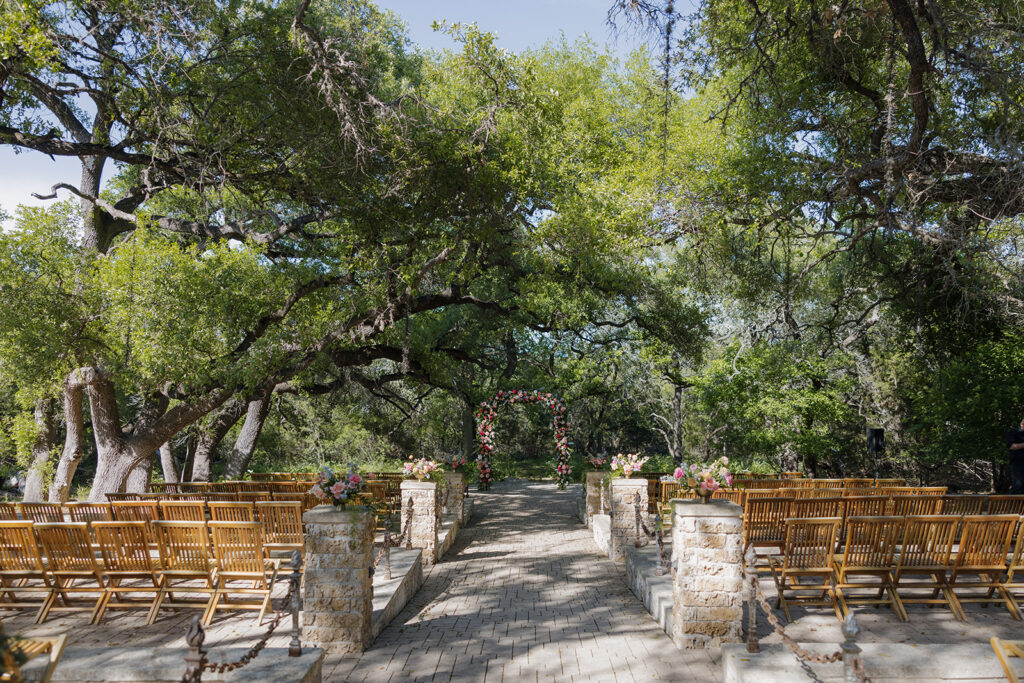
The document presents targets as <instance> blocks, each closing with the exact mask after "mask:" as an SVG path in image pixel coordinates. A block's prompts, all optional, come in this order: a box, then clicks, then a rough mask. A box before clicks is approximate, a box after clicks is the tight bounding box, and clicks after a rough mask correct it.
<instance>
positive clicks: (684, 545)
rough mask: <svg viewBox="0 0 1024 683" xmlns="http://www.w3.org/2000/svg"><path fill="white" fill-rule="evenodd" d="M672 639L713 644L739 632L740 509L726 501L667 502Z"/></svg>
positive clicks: (688, 645)
mask: <svg viewBox="0 0 1024 683" xmlns="http://www.w3.org/2000/svg"><path fill="white" fill-rule="evenodd" d="M672 510H673V513H672V514H673V517H672V561H673V564H674V565H675V567H676V574H675V581H674V583H673V587H672V601H673V609H672V617H673V624H672V640H674V641H675V643H676V646H677V647H680V648H684V649H693V648H698V649H700V648H718V647H721V645H722V643H739V642H741V641H742V636H743V601H744V598H745V596H746V590H747V587H746V585H745V582H744V581H743V540H742V536H743V522H742V519H741V515H742V514H743V509H742V508H741V507H740V506H739V505H737V504H736V503H732V502H730V501H727V500H711V501H708V502H707V503H701V502H700V500H697V499H693V500H689V499H687V500H681V499H677V500H673V501H672Z"/></svg>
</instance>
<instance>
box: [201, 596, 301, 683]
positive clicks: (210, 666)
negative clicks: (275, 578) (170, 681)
mask: <svg viewBox="0 0 1024 683" xmlns="http://www.w3.org/2000/svg"><path fill="white" fill-rule="evenodd" d="M294 590H295V582H292V581H289V582H288V592H287V593H285V596H284V605H285V607H284V609H280V610H278V611H277V614H275V615H274V618H273V619H272V620H271V621H270V625H269V626H267V631H266V633H264V634H263V636H262V637H261V638H260V639H259V640H258V641H257V642H256V643H255V644H254V645H253V646H252V647H250V648H249V649H248V650H247V651H246V653H245V654H244V655H242V656H241V657H239V658H238V659H236V660H235V661H233V662H220V663H218V664H214V663H211V662H210V661H209V660H208V659H207V653H206V651H204V650H202V649H200V650H199V651H200V657H199V660H198V662H196V666H195V667H191V666H190V667H189V669H188V670H187V671H186V672H185V675H184V676H182V678H181V681H182V683H200V681H202V677H203V672H204V671H213V672H215V673H224V672H225V671H234V670H235V669H241V668H242V667H243V666H245V665H246V664H248V663H249V662H251V661H252V660H253V659H255V658H256V656H257V655H258V654H259V653H260V652H261V651H262V650H263V648H265V647H266V646H267V642H268V641H269V640H270V636H272V635H273V634H274V631H275V630H276V629H277V627H278V625H279V624H280V623H281V620H282V619H284V617H285V615H286V614H289V613H290V611H289V609H288V607H289V605H290V604H291V599H292V593H293V591H294ZM194 630H197V631H198V632H197V633H196V632H193V631H194ZM203 638H204V635H203V632H202V626H198V628H197V622H193V624H192V627H191V628H190V629H189V634H188V636H187V637H186V640H187V641H188V642H189V644H192V642H193V641H194V640H196V641H197V642H198V645H197V647H198V648H201V647H202V642H203Z"/></svg>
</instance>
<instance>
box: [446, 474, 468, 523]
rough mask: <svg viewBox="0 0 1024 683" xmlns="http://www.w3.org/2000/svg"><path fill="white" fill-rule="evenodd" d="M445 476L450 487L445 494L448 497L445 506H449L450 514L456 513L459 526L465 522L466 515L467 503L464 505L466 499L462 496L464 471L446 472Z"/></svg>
mask: <svg viewBox="0 0 1024 683" xmlns="http://www.w3.org/2000/svg"><path fill="white" fill-rule="evenodd" d="M444 478H445V479H446V480H447V482H448V488H447V489H446V490H445V494H444V495H445V498H446V503H445V507H446V508H448V513H449V514H452V515H455V520H456V521H457V522H458V523H459V526H463V525H464V524H465V522H464V521H463V517H464V516H465V505H463V502H464V500H465V499H464V498H463V496H462V486H463V478H462V473H461V472H445V473H444Z"/></svg>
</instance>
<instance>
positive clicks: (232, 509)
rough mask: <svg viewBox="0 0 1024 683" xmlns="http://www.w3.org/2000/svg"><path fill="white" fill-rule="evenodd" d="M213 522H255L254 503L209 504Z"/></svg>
mask: <svg viewBox="0 0 1024 683" xmlns="http://www.w3.org/2000/svg"><path fill="white" fill-rule="evenodd" d="M207 505H208V506H209V508H210V521H211V522H254V521H256V520H255V517H254V514H253V505H252V503H239V502H232V503H228V502H212V501H211V502H209V503H207Z"/></svg>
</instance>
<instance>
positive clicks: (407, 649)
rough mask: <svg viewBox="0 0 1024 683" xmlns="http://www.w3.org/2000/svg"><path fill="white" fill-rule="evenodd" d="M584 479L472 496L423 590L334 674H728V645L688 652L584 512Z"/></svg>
mask: <svg viewBox="0 0 1024 683" xmlns="http://www.w3.org/2000/svg"><path fill="white" fill-rule="evenodd" d="M578 495H579V488H578V487H577V488H576V489H575V490H569V491H557V490H556V489H555V486H554V485H553V484H538V483H532V482H513V483H504V484H502V485H499V486H496V487H495V490H494V491H493V492H491V493H476V492H473V493H472V497H473V498H474V499H475V501H474V504H475V511H474V517H473V523H472V524H471V525H470V526H469V527H467V528H466V529H463V530H462V531H460V533H459V538H458V540H457V541H456V545H455V547H454V548H452V549H451V550H450V551H449V552H448V554H447V555H446V556H445V558H444V560H443V561H442V563H441V564H439V565H437V566H436V567H434V568H432V569H430V570H428V572H427V573H426V575H425V582H424V585H423V587H422V588H421V589H420V591H419V593H417V594H416V596H415V597H414V598H413V599H412V601H411V602H410V603H409V605H407V606H406V608H405V610H404V611H403V612H402V613H401V614H399V615H398V617H397V618H396V619H395V621H393V622H392V623H391V625H390V626H389V627H388V628H387V629H385V630H384V632H383V633H381V634H380V636H379V637H378V638H377V640H376V641H375V642H374V644H373V646H372V647H371V648H370V649H369V650H367V651H366V652H365V653H363V654H362V655H360V656H348V657H345V658H341V659H338V658H329V659H328V660H327V661H326V662H325V667H324V680H325V681H343V680H351V681H364V680H365V681H391V682H393V683H397V682H398V681H449V680H450V681H483V680H486V681H506V682H507V681H543V680H557V681H619V682H621V681H649V680H665V681H717V680H719V679H720V674H719V667H718V662H717V653H715V658H714V659H712V657H711V656H710V655H709V654H708V653H705V652H686V653H683V652H680V651H679V650H677V649H676V648H675V647H674V645H673V644H672V641H671V640H670V639H669V637H668V636H667V635H666V634H665V632H664V631H662V630H661V628H660V627H659V626H658V625H657V624H656V623H655V622H654V620H653V619H652V618H651V616H650V615H649V614H648V613H647V611H646V610H645V609H644V607H643V605H642V604H641V603H640V601H639V600H637V599H636V597H634V596H633V594H632V593H631V592H630V590H629V588H628V587H627V586H626V584H625V582H624V579H623V573H622V569H621V567H616V566H615V565H614V564H613V563H612V562H611V561H610V560H608V559H607V558H606V557H605V556H604V555H603V554H602V553H601V552H600V551H599V550H598V549H597V546H596V545H595V544H594V541H593V536H592V535H591V532H590V530H589V529H587V528H586V527H584V526H583V525H582V524H580V523H579V521H578V520H576V518H575V516H574V514H573V512H574V508H573V505H574V501H575V497H576V496H578Z"/></svg>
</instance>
